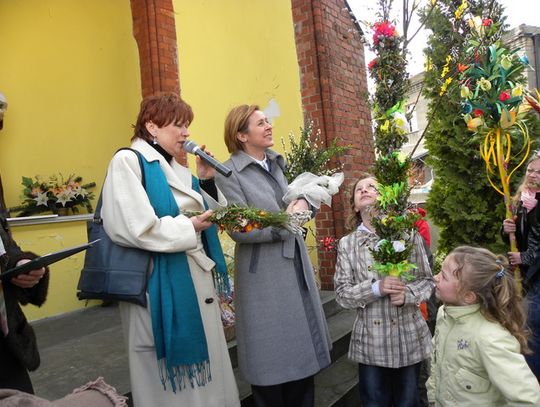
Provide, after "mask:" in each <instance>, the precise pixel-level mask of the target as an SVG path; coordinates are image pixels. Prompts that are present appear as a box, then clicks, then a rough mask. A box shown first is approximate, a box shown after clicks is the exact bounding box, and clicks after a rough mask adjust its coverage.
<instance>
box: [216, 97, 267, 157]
mask: <svg viewBox="0 0 540 407" xmlns="http://www.w3.org/2000/svg"><path fill="white" fill-rule="evenodd" d="M256 110H260V109H259V106H257V105H240V106H236V107H234V108H233V109H232V110H231V111H230V112H229V114H228V115H227V118H226V119H225V131H224V136H225V145H226V146H227V150H229V153H231V154H232V153H236V152H237V151H239V150H244V144H242V142H241V141H240V140H238V133H243V134H244V133H247V131H248V127H249V117H250V116H251V115H252V114H253V112H255V111H256Z"/></svg>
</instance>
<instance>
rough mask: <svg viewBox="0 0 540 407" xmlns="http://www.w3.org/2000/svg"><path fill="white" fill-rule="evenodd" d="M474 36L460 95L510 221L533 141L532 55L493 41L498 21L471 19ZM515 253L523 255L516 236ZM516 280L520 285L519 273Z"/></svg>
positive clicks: (512, 239)
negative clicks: (515, 181)
mask: <svg viewBox="0 0 540 407" xmlns="http://www.w3.org/2000/svg"><path fill="white" fill-rule="evenodd" d="M468 21H469V27H470V33H469V36H468V38H469V39H468V48H467V52H466V54H465V57H464V59H463V60H462V61H460V64H459V66H460V71H461V75H460V77H459V79H460V94H461V97H462V112H463V117H464V119H465V122H466V123H467V127H468V129H469V130H470V131H472V132H474V133H475V136H476V139H477V141H478V142H479V145H480V155H481V157H482V159H483V160H484V163H485V168H486V176H487V179H488V181H489V184H490V185H491V186H492V187H493V188H494V189H495V190H496V191H497V192H498V193H499V194H500V195H502V196H503V198H504V203H505V209H506V217H507V218H511V217H512V201H511V192H510V180H511V178H512V175H513V174H515V172H516V171H517V170H518V169H519V168H520V167H521V166H522V165H523V164H524V163H525V162H526V160H527V158H528V157H529V152H530V148H531V140H530V137H529V131H528V127H527V116H526V114H525V113H526V112H527V110H529V108H530V105H529V103H528V102H527V100H526V99H525V98H524V93H525V89H524V87H523V86H522V85H521V84H520V83H521V82H522V79H523V78H522V77H523V71H524V70H525V67H526V66H527V64H528V60H527V57H526V56H525V54H524V53H520V52H519V50H513V51H510V50H509V49H507V48H506V47H505V46H504V45H503V44H502V43H501V42H500V41H491V36H490V35H489V33H490V31H494V30H498V27H497V26H498V24H499V23H498V22H496V21H493V20H492V19H489V18H482V17H481V16H477V15H470V16H469V17H468ZM510 245H511V251H517V246H516V241H515V236H514V235H513V234H511V235H510ZM515 277H516V280H517V281H518V283H519V282H520V273H519V269H517V268H516V270H515Z"/></svg>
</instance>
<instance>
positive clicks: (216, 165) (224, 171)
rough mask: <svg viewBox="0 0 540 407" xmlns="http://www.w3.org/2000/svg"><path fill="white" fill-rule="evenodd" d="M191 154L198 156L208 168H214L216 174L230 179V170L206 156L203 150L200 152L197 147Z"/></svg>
mask: <svg viewBox="0 0 540 407" xmlns="http://www.w3.org/2000/svg"><path fill="white" fill-rule="evenodd" d="M193 154H195V155H198V156H199V157H201V159H202V160H204V161H205V162H206V163H207V164H208V165H209V166H210V167H212V168H215V170H216V171H217V172H219V173H220V174H221V175H223V176H224V177H230V176H231V174H232V170H231V169H230V168H229V167H227V166H225V165H223V164H221V163H220V162H219V161H218V160H216V159H215V158H214V157H212V156H211V155H208V154H206V153H205V152H204V151H203V150H201V149H200V148H199V147H196V148H195V150H194V151H193Z"/></svg>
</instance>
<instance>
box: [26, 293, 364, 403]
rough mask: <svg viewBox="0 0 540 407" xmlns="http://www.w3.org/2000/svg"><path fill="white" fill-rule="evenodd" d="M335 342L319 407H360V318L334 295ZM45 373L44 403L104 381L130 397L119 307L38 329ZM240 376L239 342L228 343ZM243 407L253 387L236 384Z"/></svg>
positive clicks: (330, 308)
mask: <svg viewBox="0 0 540 407" xmlns="http://www.w3.org/2000/svg"><path fill="white" fill-rule="evenodd" d="M321 300H322V302H323V306H324V311H325V315H326V318H327V322H328V326H329V329H330V334H331V337H332V342H333V349H332V353H331V356H332V365H330V366H329V367H328V368H326V369H325V370H323V371H322V372H320V373H319V374H318V375H317V376H316V377H315V405H316V407H342V406H359V405H360V402H359V397H358V389H357V386H356V384H357V382H358V378H357V376H358V370H357V365H356V364H355V363H352V362H350V361H348V360H347V349H348V346H349V340H350V335H351V328H352V324H353V321H354V317H355V312H354V311H351V310H343V309H342V308H341V307H340V306H339V305H338V304H337V303H336V301H335V299H334V293H333V292H330V291H323V292H321ZM33 326H34V329H35V331H36V335H37V337H38V343H39V347H40V353H41V367H40V368H39V369H38V370H37V371H36V372H32V373H31V377H32V382H33V384H34V390H35V392H36V394H37V395H38V396H40V397H43V398H46V399H49V400H55V399H58V398H61V397H63V396H65V395H66V394H68V393H70V392H71V390H72V389H74V388H76V387H78V386H81V385H83V384H84V383H86V382H88V381H91V380H95V379H96V378H97V377H98V376H103V378H104V379H105V381H106V382H107V383H109V384H111V385H112V386H114V387H115V388H116V389H117V390H118V392H119V393H122V394H126V395H130V387H129V372H128V360H127V355H126V352H125V349H124V342H123V338H122V327H121V324H120V316H119V314H118V309H117V307H116V306H110V307H92V308H86V309H84V310H80V311H75V312H72V313H69V314H65V315H61V316H59V317H54V318H47V319H45V320H40V321H37V322H35V323H34V324H33ZM228 345H229V354H230V357H231V361H232V364H233V367H234V369H235V375H237V371H236V370H237V366H238V360H237V356H236V341H235V340H232V341H230V342H229V343H228ZM237 383H238V389H239V392H240V398H241V401H242V407H251V406H252V405H253V400H252V397H251V389H250V386H249V385H248V384H247V383H245V382H243V381H241V380H239V379H238V378H237Z"/></svg>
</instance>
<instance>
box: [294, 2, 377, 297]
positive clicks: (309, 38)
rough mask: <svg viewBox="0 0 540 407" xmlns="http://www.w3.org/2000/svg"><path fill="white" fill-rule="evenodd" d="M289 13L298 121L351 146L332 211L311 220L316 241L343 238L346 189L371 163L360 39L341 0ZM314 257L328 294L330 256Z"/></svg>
mask: <svg viewBox="0 0 540 407" xmlns="http://www.w3.org/2000/svg"><path fill="white" fill-rule="evenodd" d="M292 13H293V20H294V26H295V27H294V28H295V39H296V50H297V56H298V64H299V69H300V82H301V88H302V89H301V92H302V105H303V110H304V118H305V120H313V122H314V133H315V129H317V128H320V129H321V130H322V134H323V138H324V139H325V140H326V141H327V142H330V141H331V140H333V139H334V138H336V137H339V138H340V139H341V140H342V141H341V142H340V143H342V144H349V145H352V149H351V150H350V152H349V154H347V155H346V156H345V157H342V158H340V163H341V164H343V169H344V172H345V182H344V183H343V187H342V188H341V191H340V193H339V194H338V195H336V196H334V199H333V201H332V208H328V207H326V206H325V207H322V208H321V211H320V212H319V214H318V215H317V218H316V228H317V239H321V238H323V237H325V236H335V237H337V238H340V237H342V236H343V235H344V234H346V230H345V220H346V218H347V216H348V214H349V204H348V198H349V194H348V190H349V186H350V184H351V183H352V182H353V180H354V179H355V178H356V177H357V176H358V173H359V172H361V171H365V170H367V169H368V168H369V167H370V166H371V164H372V163H373V161H374V153H373V136H372V131H371V114H370V110H369V106H368V102H367V95H368V91H367V77H366V68H365V63H364V45H363V43H362V35H361V33H360V32H359V28H358V26H357V25H356V24H355V23H354V22H353V21H352V19H351V16H350V14H349V8H348V7H347V4H346V2H345V0H292ZM318 256H319V273H320V276H321V281H322V287H323V289H327V290H331V289H333V283H332V276H333V275H334V267H335V253H334V252H325V251H323V250H320V249H319V252H318Z"/></svg>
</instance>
